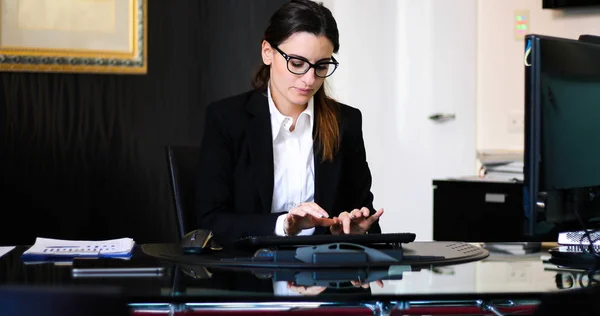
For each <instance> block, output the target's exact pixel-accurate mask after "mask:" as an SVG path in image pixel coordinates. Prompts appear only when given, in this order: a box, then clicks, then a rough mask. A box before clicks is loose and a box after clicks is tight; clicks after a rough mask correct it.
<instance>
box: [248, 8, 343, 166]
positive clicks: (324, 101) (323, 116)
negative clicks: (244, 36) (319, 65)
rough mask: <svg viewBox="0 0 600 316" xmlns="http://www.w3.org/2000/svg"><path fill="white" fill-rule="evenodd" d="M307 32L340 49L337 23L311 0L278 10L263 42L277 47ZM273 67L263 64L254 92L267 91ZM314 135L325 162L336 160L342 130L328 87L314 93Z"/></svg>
mask: <svg viewBox="0 0 600 316" xmlns="http://www.w3.org/2000/svg"><path fill="white" fill-rule="evenodd" d="M298 32H307V33H311V34H314V35H317V36H321V35H323V36H325V37H327V39H329V41H331V43H332V44H333V52H334V53H337V52H338V50H339V49H340V41H339V32H338V29H337V23H336V22H335V19H334V18H333V15H332V14H331V11H330V10H329V9H327V8H326V7H325V6H323V3H320V2H314V1H311V0H291V1H290V2H288V3H286V4H285V5H283V6H282V7H281V8H279V9H278V10H277V11H276V12H275V13H274V14H273V16H271V20H270V23H269V26H268V27H267V29H266V30H265V35H264V39H263V40H265V41H267V42H268V43H269V44H271V45H272V46H278V45H279V44H281V43H282V42H284V41H285V40H286V39H287V38H288V37H290V36H291V35H292V34H295V33H298ZM270 71H271V66H270V65H264V64H263V65H261V66H260V68H259V69H258V71H257V72H256V74H255V75H254V78H253V81H252V86H253V87H254V88H255V89H263V90H264V89H267V84H268V82H269V79H270ZM314 105H315V124H316V125H315V127H316V128H315V135H314V137H315V138H316V139H318V141H319V143H318V147H317V149H318V150H319V151H320V153H321V155H322V157H323V160H333V156H334V155H335V153H336V152H337V151H338V149H339V143H340V131H339V126H338V118H337V115H338V107H339V106H338V103H337V102H336V101H335V100H333V99H331V98H330V97H328V96H327V94H326V93H325V85H324V84H323V85H322V86H321V88H319V90H318V91H317V92H316V93H315V96H314Z"/></svg>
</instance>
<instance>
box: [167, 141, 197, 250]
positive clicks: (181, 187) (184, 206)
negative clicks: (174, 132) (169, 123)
mask: <svg viewBox="0 0 600 316" xmlns="http://www.w3.org/2000/svg"><path fill="white" fill-rule="evenodd" d="M199 159H200V147H199V146H184V145H181V146H167V161H168V164H169V175H170V177H171V189H172V192H173V202H174V204H175V216H176V218H177V230H178V235H179V238H180V239H181V238H182V237H183V235H185V234H186V233H187V232H189V231H191V230H193V229H195V227H190V223H196V217H195V215H194V202H195V201H194V196H195V186H196V184H195V182H196V168H197V166H198V160H199Z"/></svg>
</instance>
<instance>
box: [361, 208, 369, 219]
mask: <svg viewBox="0 0 600 316" xmlns="http://www.w3.org/2000/svg"><path fill="white" fill-rule="evenodd" d="M360 212H361V213H362V216H363V217H365V218H367V217H369V214H371V210H369V209H368V208H366V207H363V208H361V209H360Z"/></svg>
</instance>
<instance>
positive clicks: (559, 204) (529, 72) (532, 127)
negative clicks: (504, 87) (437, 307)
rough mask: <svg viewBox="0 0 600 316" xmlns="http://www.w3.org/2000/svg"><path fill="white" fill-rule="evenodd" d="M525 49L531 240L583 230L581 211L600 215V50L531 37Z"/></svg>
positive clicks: (527, 212)
mask: <svg viewBox="0 0 600 316" xmlns="http://www.w3.org/2000/svg"><path fill="white" fill-rule="evenodd" d="M525 47H526V52H527V57H526V66H525V166H524V172H525V179H524V189H525V192H524V193H525V195H524V196H525V197H524V202H525V205H524V207H525V216H526V218H527V223H526V225H525V234H526V235H539V234H545V233H549V232H551V231H552V230H556V229H559V230H564V229H582V227H581V225H579V226H576V225H578V224H579V223H577V221H576V219H577V218H576V214H575V212H576V211H577V212H578V214H579V215H581V217H582V218H584V219H585V220H590V219H593V218H594V217H595V216H596V215H599V213H600V207H597V206H596V205H595V204H596V203H600V198H598V199H596V192H597V191H598V187H599V186H600V45H597V44H594V43H590V42H584V41H577V40H571V39H564V38H555V37H547V36H540V35H529V36H527V37H526V39H525ZM588 228H589V227H588Z"/></svg>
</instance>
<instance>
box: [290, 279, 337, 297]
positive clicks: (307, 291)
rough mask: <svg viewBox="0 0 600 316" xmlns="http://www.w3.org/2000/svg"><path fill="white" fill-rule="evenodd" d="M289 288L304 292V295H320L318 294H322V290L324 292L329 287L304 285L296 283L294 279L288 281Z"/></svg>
mask: <svg viewBox="0 0 600 316" xmlns="http://www.w3.org/2000/svg"><path fill="white" fill-rule="evenodd" d="M287 288H288V289H290V290H291V291H292V292H296V293H298V294H302V295H318V294H321V292H323V291H325V290H326V289H327V287H326V286H303V285H296V284H295V283H294V282H292V281H288V283H287Z"/></svg>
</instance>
